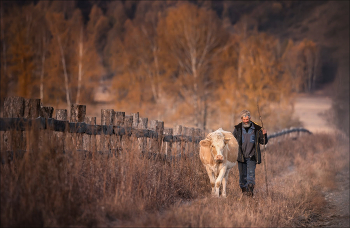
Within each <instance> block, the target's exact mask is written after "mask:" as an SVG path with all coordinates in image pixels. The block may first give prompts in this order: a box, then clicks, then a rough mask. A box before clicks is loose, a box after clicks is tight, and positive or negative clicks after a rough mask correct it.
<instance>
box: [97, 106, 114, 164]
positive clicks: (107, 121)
mask: <svg viewBox="0 0 350 228" xmlns="http://www.w3.org/2000/svg"><path fill="white" fill-rule="evenodd" d="M113 119H114V110H113V109H101V125H106V126H107V127H112V126H113V122H114V120H113ZM109 133H110V132H107V134H101V142H100V143H101V151H102V153H103V154H105V153H106V154H107V155H108V157H109V156H111V154H110V148H111V136H110V135H109Z"/></svg>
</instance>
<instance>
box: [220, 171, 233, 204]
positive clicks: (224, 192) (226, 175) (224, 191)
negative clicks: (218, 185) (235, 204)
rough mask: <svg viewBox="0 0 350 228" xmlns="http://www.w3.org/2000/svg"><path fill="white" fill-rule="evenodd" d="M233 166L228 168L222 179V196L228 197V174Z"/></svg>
mask: <svg viewBox="0 0 350 228" xmlns="http://www.w3.org/2000/svg"><path fill="white" fill-rule="evenodd" d="M230 170H231V168H227V170H226V173H225V175H224V178H223V179H222V194H221V196H222V197H224V198H226V185H227V178H228V174H229V172H230Z"/></svg>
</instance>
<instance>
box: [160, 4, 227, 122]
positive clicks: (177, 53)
mask: <svg viewBox="0 0 350 228" xmlns="http://www.w3.org/2000/svg"><path fill="white" fill-rule="evenodd" d="M158 32H159V34H160V36H161V39H162V44H163V45H164V46H163V48H164V49H166V50H168V52H169V54H170V55H171V57H172V58H173V61H174V62H175V63H176V65H177V66H178V68H179V75H178V77H177V81H178V83H179V92H180V94H181V96H182V97H184V98H186V100H187V101H188V102H189V103H190V105H191V106H192V107H193V113H194V116H193V117H194V118H193V119H194V125H195V126H197V127H205V126H204V125H205V121H206V120H205V119H206V109H205V108H206V99H207V98H208V96H209V94H210V84H211V76H210V71H211V69H212V68H211V66H212V61H213V59H214V58H215V57H217V55H218V54H219V53H220V52H221V51H222V49H223V47H224V46H225V44H226V40H227V33H226V31H224V29H223V28H222V24H221V21H220V20H219V18H218V17H217V16H216V14H215V12H213V11H211V10H208V9H205V8H198V7H196V6H195V5H193V4H190V3H179V4H178V5H177V7H173V8H170V9H169V11H168V13H167V16H166V17H165V19H164V20H163V21H162V22H161V23H160V24H159V27H158Z"/></svg>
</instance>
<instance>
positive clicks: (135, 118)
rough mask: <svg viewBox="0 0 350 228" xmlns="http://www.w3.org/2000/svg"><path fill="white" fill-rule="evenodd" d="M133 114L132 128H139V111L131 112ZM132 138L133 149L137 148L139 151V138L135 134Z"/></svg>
mask: <svg viewBox="0 0 350 228" xmlns="http://www.w3.org/2000/svg"><path fill="white" fill-rule="evenodd" d="M130 115H131V116H132V128H133V129H138V125H139V113H138V112H137V113H131V114H130ZM131 140H132V144H131V146H132V151H134V150H136V151H138V149H139V143H138V139H137V137H136V136H135V135H131Z"/></svg>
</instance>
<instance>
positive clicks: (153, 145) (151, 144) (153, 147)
mask: <svg viewBox="0 0 350 228" xmlns="http://www.w3.org/2000/svg"><path fill="white" fill-rule="evenodd" d="M157 124H158V120H151V121H150V124H149V129H150V130H152V131H154V132H157V129H156V128H157ZM147 141H148V142H147V144H148V151H149V152H151V153H156V152H157V151H158V141H157V138H149V139H147Z"/></svg>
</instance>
